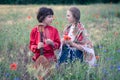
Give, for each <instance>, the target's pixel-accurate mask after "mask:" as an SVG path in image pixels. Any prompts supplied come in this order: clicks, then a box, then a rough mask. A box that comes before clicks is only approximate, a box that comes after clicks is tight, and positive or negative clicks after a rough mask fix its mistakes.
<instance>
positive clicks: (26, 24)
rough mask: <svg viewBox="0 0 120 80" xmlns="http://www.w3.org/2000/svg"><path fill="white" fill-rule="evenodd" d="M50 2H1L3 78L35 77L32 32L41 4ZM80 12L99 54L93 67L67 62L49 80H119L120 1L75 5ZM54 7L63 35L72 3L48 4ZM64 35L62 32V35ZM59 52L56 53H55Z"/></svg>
mask: <svg viewBox="0 0 120 80" xmlns="http://www.w3.org/2000/svg"><path fill="white" fill-rule="evenodd" d="M41 6H48V5H0V80H36V79H35V78H34V73H35V72H33V71H32V66H31V65H32V63H33V61H32V60H31V57H32V55H33V54H32V52H30V51H29V49H28V45H29V34H30V31H31V29H32V28H33V27H34V25H36V24H38V22H37V20H36V13H37V10H38V8H39V7H41ZM74 6H76V7H78V8H79V9H80V11H81V22H82V23H83V24H84V25H85V28H86V29H87V31H88V33H89V35H90V36H91V40H92V41H93V43H94V47H95V53H96V55H97V56H98V57H97V58H98V59H97V63H96V64H95V65H94V68H91V69H89V67H88V66H87V65H86V64H85V63H82V64H81V63H79V62H75V63H73V64H74V65H73V66H72V67H71V65H70V64H68V65H67V66H66V67H65V68H64V69H63V71H61V72H57V71H55V72H54V73H53V76H52V77H51V79H48V80H119V78H120V9H119V6H120V4H93V5H74ZM48 7H51V8H52V9H53V10H54V13H55V15H54V16H55V17H54V18H55V19H54V21H53V24H52V25H53V26H55V27H56V28H57V29H58V30H59V32H60V34H61V33H62V30H63V28H64V26H65V25H66V24H67V21H66V18H65V16H66V10H67V9H68V8H69V7H71V6H65V5H49V6H48ZM61 35H62V34H61ZM56 54H57V53H56Z"/></svg>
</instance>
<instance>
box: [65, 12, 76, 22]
mask: <svg viewBox="0 0 120 80" xmlns="http://www.w3.org/2000/svg"><path fill="white" fill-rule="evenodd" d="M66 18H67V20H68V22H69V23H74V22H75V19H74V17H73V15H72V13H71V12H70V11H69V10H67V14H66Z"/></svg>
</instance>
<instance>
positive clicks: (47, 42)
mask: <svg viewBox="0 0 120 80" xmlns="http://www.w3.org/2000/svg"><path fill="white" fill-rule="evenodd" d="M45 43H46V44H49V45H52V46H54V42H53V40H51V39H46V40H45Z"/></svg>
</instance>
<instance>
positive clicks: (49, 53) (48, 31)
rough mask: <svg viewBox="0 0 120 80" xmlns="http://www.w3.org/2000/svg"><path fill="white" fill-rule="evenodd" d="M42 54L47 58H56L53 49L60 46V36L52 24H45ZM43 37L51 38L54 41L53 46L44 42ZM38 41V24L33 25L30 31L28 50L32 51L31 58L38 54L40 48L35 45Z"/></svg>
mask: <svg viewBox="0 0 120 80" xmlns="http://www.w3.org/2000/svg"><path fill="white" fill-rule="evenodd" d="M43 35H44V37H43V43H44V47H43V54H44V56H45V57H46V58H47V59H56V56H55V54H54V50H56V49H59V47H60V37H59V33H58V30H57V29H56V28H54V27H52V26H45V27H44V32H43ZM45 39H51V40H53V42H54V46H52V45H48V44H46V43H45ZM39 42H40V32H39V31H38V26H35V27H34V28H33V29H32V31H31V33H30V45H29V48H30V50H31V51H32V52H33V53H34V56H33V58H32V59H33V60H34V61H36V59H37V58H38V57H39V56H40V49H37V45H38V43H39Z"/></svg>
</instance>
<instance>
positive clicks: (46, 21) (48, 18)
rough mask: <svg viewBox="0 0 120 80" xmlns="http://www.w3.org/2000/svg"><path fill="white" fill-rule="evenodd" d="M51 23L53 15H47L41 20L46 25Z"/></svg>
mask: <svg viewBox="0 0 120 80" xmlns="http://www.w3.org/2000/svg"><path fill="white" fill-rule="evenodd" d="M52 21H53V15H48V16H46V18H45V19H44V20H43V23H44V24H46V25H50V24H51V23H52Z"/></svg>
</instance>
